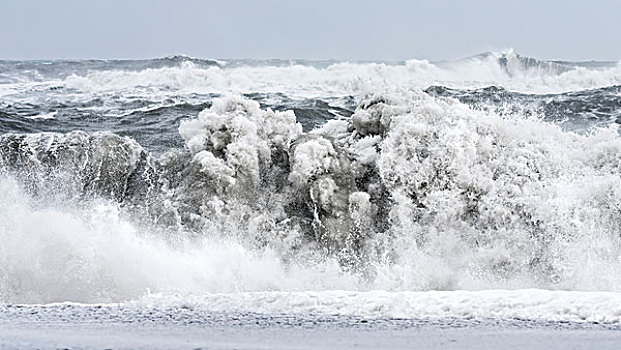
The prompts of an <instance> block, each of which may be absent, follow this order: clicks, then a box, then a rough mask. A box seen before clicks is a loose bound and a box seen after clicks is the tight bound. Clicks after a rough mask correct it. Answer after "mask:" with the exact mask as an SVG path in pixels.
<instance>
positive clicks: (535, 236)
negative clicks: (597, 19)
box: [0, 51, 621, 323]
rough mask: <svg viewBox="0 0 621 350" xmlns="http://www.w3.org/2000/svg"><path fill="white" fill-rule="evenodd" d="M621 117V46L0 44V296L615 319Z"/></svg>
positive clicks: (129, 304) (31, 301)
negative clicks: (65, 51) (454, 50)
mask: <svg viewBox="0 0 621 350" xmlns="http://www.w3.org/2000/svg"><path fill="white" fill-rule="evenodd" d="M618 123H621V65H620V64H618V63H616V62H581V63H574V62H560V61H554V62H552V61H540V60H536V59H533V58H526V57H522V56H520V55H518V54H516V53H514V52H512V51H509V52H504V53H487V54H482V55H478V56H473V57H469V58H466V59H463V60H459V61H451V62H433V63H432V62H428V61H421V60H410V61H406V62H358V63H351V62H336V61H335V62H332V61H326V62H316V61H310V62H308V61H281V60H267V61H246V60H228V61H217V60H204V59H196V58H190V57H185V56H173V57H166V58H161V59H152V60H136V61H101V60H88V61H25V62H20V61H0V193H1V194H2V195H1V196H0V209H1V210H0V310H1V311H2V316H1V317H2V318H3V319H4V320H5V321H6V320H10V319H11V317H13V316H11V315H14V314H15V313H14V311H15V310H18V309H15V308H16V307H20V308H23V307H30V308H33V307H35V306H32V305H38V306H36V307H35V308H36V310H47V311H46V312H50V313H54V312H58V307H59V306H58V305H59V304H49V305H47V304H48V303H57V302H79V303H85V304H66V305H74V306H67V307H68V308H77V309H80V308H82V309H81V310H82V312H83V313H84V314H85V315H89V313H90V312H91V311H89V310H92V308H93V307H95V306H94V305H99V306H97V307H98V308H101V307H103V308H104V310H108V311H109V312H110V313H111V314H114V313H115V312H116V311H115V310H117V309H115V308H118V307H119V305H121V306H120V307H121V308H122V310H125V311H124V312H129V311H127V310H135V313H136V314H141V313H144V312H147V311H148V310H151V312H155V313H157V312H160V313H165V312H166V310H169V309H170V308H173V309H179V308H180V309H184V308H191V309H192V310H195V311H196V312H197V313H198V315H199V316H200V315H201V314H202V313H203V312H205V313H208V314H209V313H211V312H216V313H225V314H226V313H242V314H243V313H256V314H261V315H284V314H287V315H306V316H304V317H311V318H312V317H320V316H317V315H324V316H326V317H328V316H333V315H344V316H347V317H367V318H375V319H393V318H398V319H426V318H446V319H460V318H482V319H490V318H500V319H526V320H543V321H546V322H548V321H563V322H584V321H589V322H604V323H617V322H620V321H621V306H620V305H621V303H620V302H619V300H620V298H621V294H618V293H619V291H621V277H620V276H621V275H620V273H621V255H620V254H621V229H620V227H621V139H620V138H619V132H618V129H617V127H618ZM561 290H562V292H561ZM109 303H122V304H109ZM24 304H27V305H24ZM42 304H46V305H47V306H46V305H42ZM29 305H30V306H29ZM60 305H64V304H60ZM79 305H82V306H79ZM114 305H116V306H114ZM46 308H48V309H46ZM106 308H107V309H106ZM98 310H99V309H98ZM145 310H147V311H145ZM153 310H156V311H153ZM157 310H159V311H157ZM197 310H198V311H197ZM37 312H39V311H37ZM41 312H42V311H41ZM132 312H134V311H132ZM132 312H130V314H129V316H127V315H125V316H126V317H130V316H131V314H132ZM309 315H315V316H309ZM199 316H197V317H199ZM193 317H194V316H193ZM300 317H302V316H300ZM321 317H323V316H321ZM199 318H200V317H199Z"/></svg>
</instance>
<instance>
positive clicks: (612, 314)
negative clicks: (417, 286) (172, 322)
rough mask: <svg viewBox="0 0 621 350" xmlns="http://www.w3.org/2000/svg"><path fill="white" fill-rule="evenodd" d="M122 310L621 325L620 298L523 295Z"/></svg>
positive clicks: (206, 303) (257, 298) (176, 298)
mask: <svg viewBox="0 0 621 350" xmlns="http://www.w3.org/2000/svg"><path fill="white" fill-rule="evenodd" d="M124 307H130V308H131V307H138V308H145V309H149V308H155V309H167V308H171V307H184V308H189V309H193V310H194V312H199V313H200V312H205V313H213V312H225V313H248V312H253V313H260V314H267V315H283V314H284V315H291V314H293V315H295V314H303V315H313V316H319V315H339V316H356V317H368V318H399V319H441V318H445V319H446V318H448V319H450V318H457V319H488V318H491V319H520V320H537V321H570V322H607V323H616V322H621V293H606V292H568V291H547V290H539V289H528V290H487V291H428V292H387V291H381V290H378V291H369V292H355V291H338V290H334V291H320V292H258V293H235V294H208V295H194V296H192V295H153V294H151V295H148V296H145V297H143V298H141V299H140V300H137V301H135V302H131V303H128V304H125V305H124Z"/></svg>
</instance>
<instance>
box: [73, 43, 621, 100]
mask: <svg viewBox="0 0 621 350" xmlns="http://www.w3.org/2000/svg"><path fill="white" fill-rule="evenodd" d="M501 58H502V59H504V60H505V61H506V64H504V65H502V64H499V59H501ZM524 60H525V59H523V58H521V57H519V56H517V55H516V54H515V53H513V52H512V51H509V52H507V53H496V54H488V55H482V56H476V57H472V58H468V59H463V60H460V61H455V62H443V63H431V62H428V61H425V60H409V61H407V62H406V63H405V64H396V65H389V64H384V63H349V62H342V63H336V64H332V65H330V66H328V67H326V68H316V67H313V66H308V65H300V64H296V65H290V66H281V67H276V66H238V67H230V68H229V67H218V66H214V67H209V68H200V67H197V66H196V65H194V64H192V63H191V62H184V63H183V64H182V65H181V66H179V67H164V68H158V69H145V70H142V71H119V70H115V71H94V72H90V73H88V74H86V75H84V76H78V75H72V76H70V77H68V78H67V79H66V80H65V82H64V85H65V86H66V87H70V88H75V89H79V90H82V91H108V90H115V91H118V90H127V89H136V88H150V89H155V90H159V89H161V88H165V89H173V90H174V91H176V92H177V93H178V92H183V93H191V92H194V93H222V92H231V93H248V92H279V93H284V94H287V95H289V96H294V97H295V96H303V97H317V96H320V97H321V96H323V97H329V96H343V95H359V94H363V93H365V92H367V91H371V90H377V89H383V88H388V87H393V88H394V87H408V88H412V87H416V88H426V87H428V86H430V85H445V86H450V87H458V88H476V87H483V86H489V85H500V86H504V87H506V88H507V89H509V90H514V91H521V92H533V93H553V92H566V91H574V90H581V89H590V88H598V87H604V86H609V85H618V84H621V66H619V65H617V66H614V67H607V68H586V67H570V66H561V65H558V64H555V63H548V62H540V61H537V62H536V63H533V64H531V65H529V64H527V63H524V62H525V61H524Z"/></svg>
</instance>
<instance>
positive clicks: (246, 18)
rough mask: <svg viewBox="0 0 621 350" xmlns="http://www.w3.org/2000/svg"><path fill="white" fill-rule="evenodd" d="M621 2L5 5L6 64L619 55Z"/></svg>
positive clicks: (131, 0)
mask: <svg viewBox="0 0 621 350" xmlns="http://www.w3.org/2000/svg"><path fill="white" fill-rule="evenodd" d="M620 14H621V1H615V0H589V1H574V0H565V1H556V0H550V1H545V0H539V1H532V0H522V1H512V0H504V1H501V0H496V1H488V0H468V1H443V0H427V1H416V0H412V1H406V0H403V1H394V0H382V1H370V0H358V1H338V0H331V1H327V0H313V1H308V0H298V1H284V0H264V1H239V0H221V1H199V0H174V1H163V0H123V1H118V0H106V1H99V0H88V1H87V0H40V1H37V0H0V59H72V58H81V59H83V58H103V59H111V58H153V57H162V56H168V55H174V54H185V55H189V56H194V57H201V58H223V59H226V58H283V59H293V58H301V59H341V60H390V61H394V60H405V59H410V58H417V59H429V60H451V59H457V58H461V57H466V56H469V55H474V54H478V53H482V52H487V51H502V50H507V49H509V48H513V49H514V50H515V51H516V52H517V53H519V54H522V55H525V56H530V57H536V58H541V59H565V60H608V61H618V60H619V59H621V22H620V21H621V15H620Z"/></svg>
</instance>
